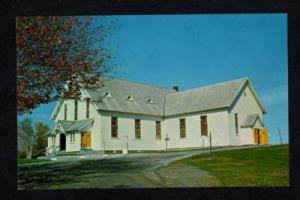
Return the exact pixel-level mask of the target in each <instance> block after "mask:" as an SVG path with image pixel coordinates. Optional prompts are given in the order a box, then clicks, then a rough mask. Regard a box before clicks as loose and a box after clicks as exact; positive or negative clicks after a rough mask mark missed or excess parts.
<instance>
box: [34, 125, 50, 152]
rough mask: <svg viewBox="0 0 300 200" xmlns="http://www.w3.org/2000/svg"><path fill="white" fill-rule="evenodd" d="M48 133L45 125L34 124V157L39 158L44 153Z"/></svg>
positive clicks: (48, 129) (47, 127)
mask: <svg viewBox="0 0 300 200" xmlns="http://www.w3.org/2000/svg"><path fill="white" fill-rule="evenodd" d="M49 131H50V128H49V126H48V125H47V124H44V123H42V122H38V123H36V124H35V133H36V144H35V145H34V149H33V152H34V153H33V154H34V156H39V155H40V154H42V153H44V152H45V150H46V147H47V138H46V133H48V132H49Z"/></svg>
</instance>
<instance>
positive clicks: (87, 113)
mask: <svg viewBox="0 0 300 200" xmlns="http://www.w3.org/2000/svg"><path fill="white" fill-rule="evenodd" d="M90 103H91V99H90V98H86V118H87V119H88V118H89V117H90Z"/></svg>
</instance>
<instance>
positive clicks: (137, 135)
mask: <svg viewBox="0 0 300 200" xmlns="http://www.w3.org/2000/svg"><path fill="white" fill-rule="evenodd" d="M134 124H135V139H141V120H140V119H135V123H134Z"/></svg>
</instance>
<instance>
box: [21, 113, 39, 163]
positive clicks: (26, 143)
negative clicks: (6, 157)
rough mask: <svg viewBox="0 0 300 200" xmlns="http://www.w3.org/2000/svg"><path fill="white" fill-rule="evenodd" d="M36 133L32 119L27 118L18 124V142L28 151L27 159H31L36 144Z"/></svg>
mask: <svg viewBox="0 0 300 200" xmlns="http://www.w3.org/2000/svg"><path fill="white" fill-rule="evenodd" d="M34 141H35V135H34V130H33V127H32V121H31V120H30V119H28V118H25V119H24V120H22V121H21V122H20V123H19V124H18V143H19V145H20V147H21V149H22V150H24V151H25V152H26V159H31V157H32V149H33V146H34Z"/></svg>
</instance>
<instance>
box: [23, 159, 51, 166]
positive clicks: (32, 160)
mask: <svg viewBox="0 0 300 200" xmlns="http://www.w3.org/2000/svg"><path fill="white" fill-rule="evenodd" d="M48 161H50V160H48V159H18V164H21V165H22V164H31V163H40V162H48Z"/></svg>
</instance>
